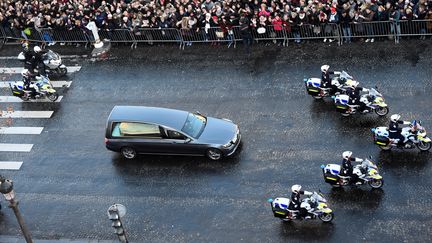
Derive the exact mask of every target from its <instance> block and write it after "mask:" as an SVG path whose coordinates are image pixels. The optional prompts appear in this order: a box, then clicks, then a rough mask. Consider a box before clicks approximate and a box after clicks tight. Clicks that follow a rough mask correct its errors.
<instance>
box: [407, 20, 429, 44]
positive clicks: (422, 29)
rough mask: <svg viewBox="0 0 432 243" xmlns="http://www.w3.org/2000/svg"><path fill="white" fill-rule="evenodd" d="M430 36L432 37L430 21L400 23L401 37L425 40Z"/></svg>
mask: <svg viewBox="0 0 432 243" xmlns="http://www.w3.org/2000/svg"><path fill="white" fill-rule="evenodd" d="M430 35H432V21H430V20H402V21H400V36H420V37H422V39H424V38H425V37H426V36H430Z"/></svg>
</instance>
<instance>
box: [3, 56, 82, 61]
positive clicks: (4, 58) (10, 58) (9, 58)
mask: <svg viewBox="0 0 432 243" xmlns="http://www.w3.org/2000/svg"><path fill="white" fill-rule="evenodd" d="M60 57H61V58H62V59H74V58H87V57H88V55H61V56H60ZM17 59H18V55H17V56H8V57H0V60H17Z"/></svg>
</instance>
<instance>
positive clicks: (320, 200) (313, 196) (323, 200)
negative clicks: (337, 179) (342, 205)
mask: <svg viewBox="0 0 432 243" xmlns="http://www.w3.org/2000/svg"><path fill="white" fill-rule="evenodd" d="M311 198H313V199H315V202H327V200H325V198H324V197H322V196H321V195H319V194H318V193H316V192H314V193H313V194H312V196H311Z"/></svg>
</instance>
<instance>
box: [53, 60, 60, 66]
mask: <svg viewBox="0 0 432 243" xmlns="http://www.w3.org/2000/svg"><path fill="white" fill-rule="evenodd" d="M60 63H61V62H60V60H51V64H53V65H56V66H59V65H60Z"/></svg>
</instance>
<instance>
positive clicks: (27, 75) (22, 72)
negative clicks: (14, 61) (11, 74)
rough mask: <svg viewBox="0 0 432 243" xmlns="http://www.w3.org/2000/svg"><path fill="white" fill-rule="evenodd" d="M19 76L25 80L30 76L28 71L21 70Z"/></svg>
mask: <svg viewBox="0 0 432 243" xmlns="http://www.w3.org/2000/svg"><path fill="white" fill-rule="evenodd" d="M21 75H22V76H23V77H25V78H28V77H29V75H30V72H29V71H28V69H23V70H22V71H21Z"/></svg>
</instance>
